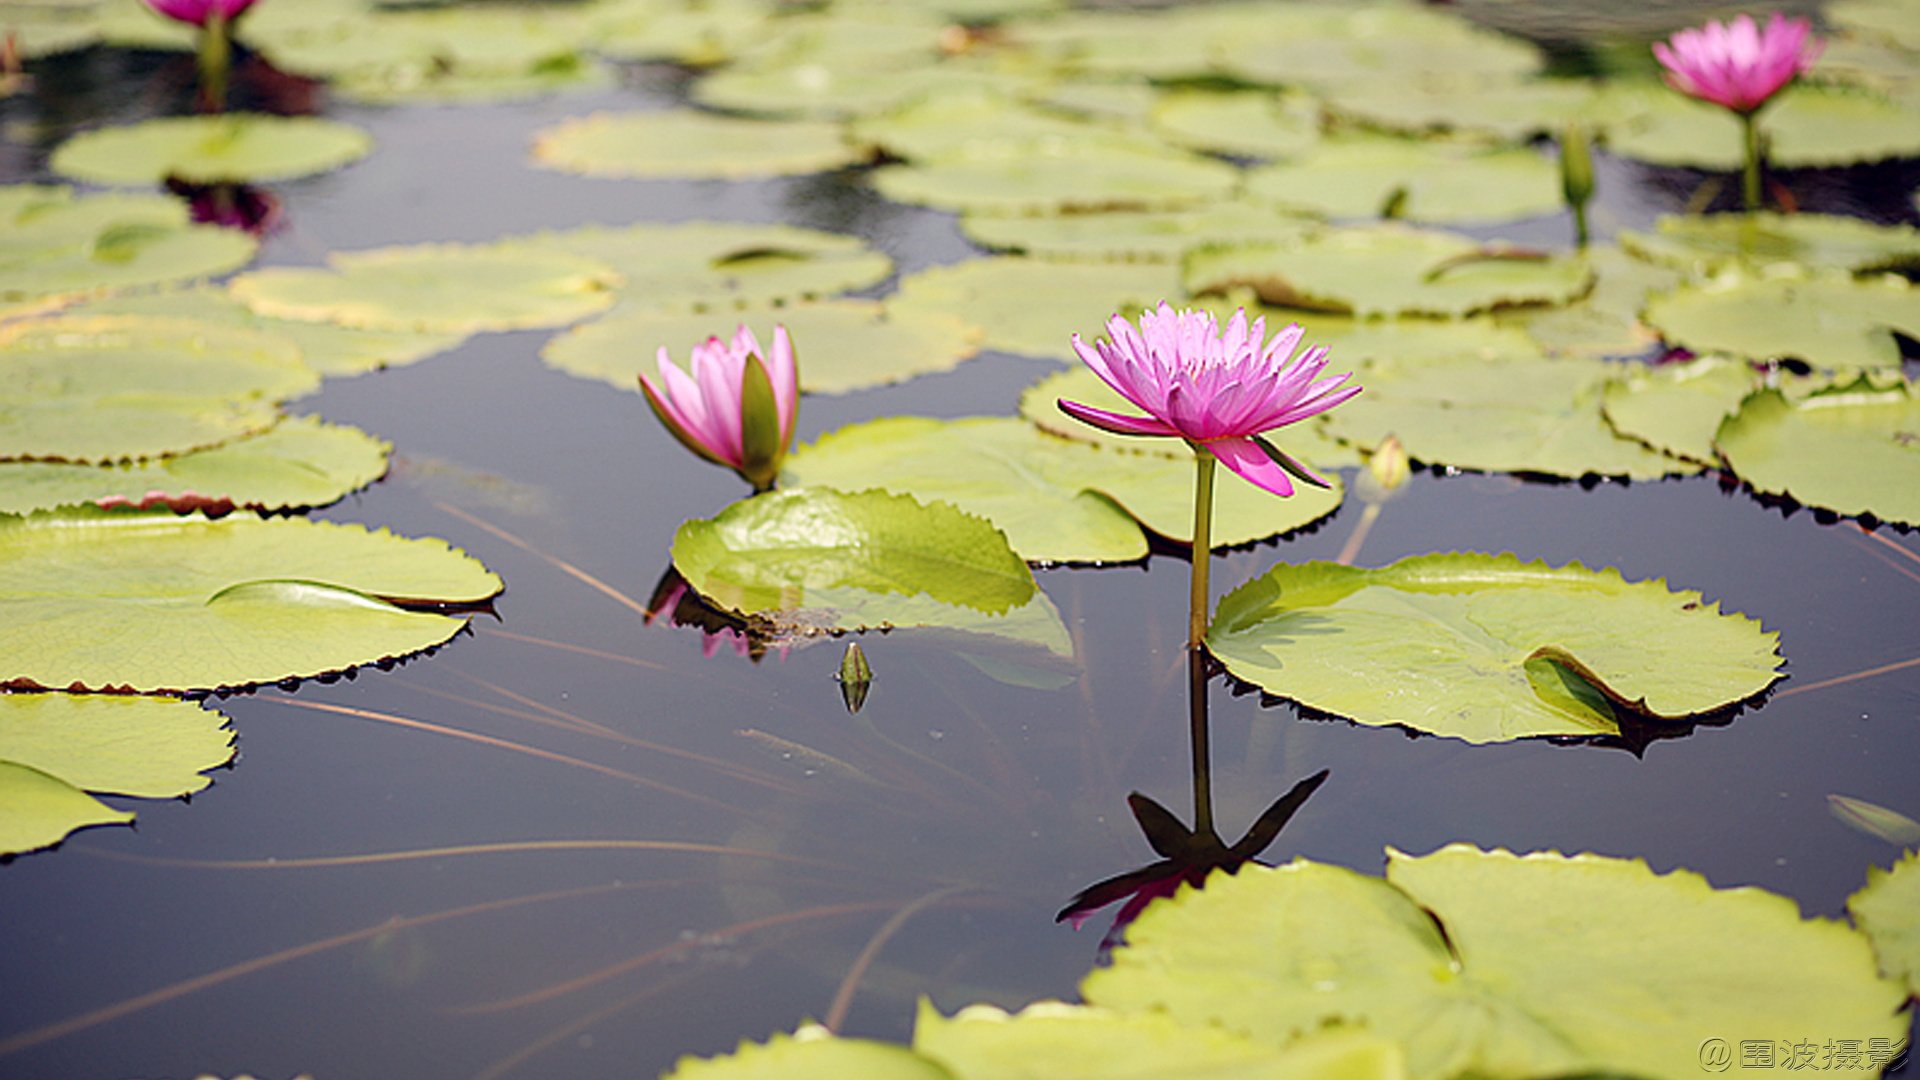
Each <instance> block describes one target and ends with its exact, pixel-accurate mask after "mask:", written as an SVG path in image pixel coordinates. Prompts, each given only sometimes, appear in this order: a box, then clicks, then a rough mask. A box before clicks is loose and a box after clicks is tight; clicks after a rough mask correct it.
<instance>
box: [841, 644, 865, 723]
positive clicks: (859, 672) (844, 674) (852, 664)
mask: <svg viewBox="0 0 1920 1080" xmlns="http://www.w3.org/2000/svg"><path fill="white" fill-rule="evenodd" d="M834 678H836V679H838V680H839V681H840V699H841V700H842V701H844V702H846V703H847V712H849V713H857V712H859V711H860V706H862V705H865V704H866V703H867V690H868V688H870V687H871V686H872V685H873V668H871V667H869V666H867V654H866V653H865V652H862V651H861V649H860V643H859V642H857V641H849V642H847V652H846V655H844V656H842V657H841V658H840V671H839V673H838V674H837V675H835V676H834Z"/></svg>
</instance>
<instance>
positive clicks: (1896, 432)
mask: <svg viewBox="0 0 1920 1080" xmlns="http://www.w3.org/2000/svg"><path fill="white" fill-rule="evenodd" d="M1715 443H1716V444H1717V445H1718V447H1719V449H1720V453H1721V454H1722V455H1724V456H1725V457H1726V459H1727V463H1728V465H1729V466H1731V467H1732V469H1733V471H1734V473H1735V475H1737V476H1739V477H1740V479H1742V480H1744V481H1746V482H1747V483H1748V484H1751V485H1752V486H1753V489H1754V490H1755V491H1759V492H1763V493H1766V494H1770V495H1786V496H1789V497H1791V498H1793V499H1796V500H1798V501H1800V502H1802V503H1805V504H1806V505H1808V506H1815V507H1820V508H1822V509H1826V510H1832V511H1835V512H1837V513H1841V514H1847V515H1862V514H1871V515H1873V516H1874V517H1876V518H1879V519H1880V520H1882V521H1897V522H1900V523H1902V524H1907V525H1920V399H1916V398H1915V396H1914V393H1913V386H1912V384H1911V383H1908V382H1906V381H1905V380H1898V379H1896V380H1892V381H1890V382H1886V383H1876V382H1872V381H1869V380H1867V379H1865V378H1862V379H1860V380H1858V381H1855V382H1853V383H1850V384H1847V385H1844V386H1836V387H1833V388H1832V389H1830V390H1826V391H1822V392H1818V393H1814V394H1812V395H1810V396H1808V397H1806V398H1805V399H1804V400H1800V401H1789V400H1788V399H1787V396H1786V395H1785V394H1782V393H1781V392H1780V391H1778V390H1763V391H1760V392H1759V393H1757V394H1755V395H1753V396H1752V397H1750V398H1748V399H1747V401H1746V403H1745V404H1744V405H1742V406H1741V407H1740V411H1739V412H1738V413H1737V414H1735V415H1733V416H1731V417H1729V418H1727V419H1726V421H1725V422H1723V423H1722V424H1721V425H1720V431H1719V434H1718V436H1717V437H1716V439H1715Z"/></svg>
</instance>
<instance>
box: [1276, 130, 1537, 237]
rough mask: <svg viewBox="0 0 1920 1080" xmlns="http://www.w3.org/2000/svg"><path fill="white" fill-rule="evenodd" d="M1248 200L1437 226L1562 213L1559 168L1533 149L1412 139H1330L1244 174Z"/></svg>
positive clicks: (1337, 215)
mask: <svg viewBox="0 0 1920 1080" xmlns="http://www.w3.org/2000/svg"><path fill="white" fill-rule="evenodd" d="M1247 195H1248V197H1249V198H1253V199H1262V200H1268V201H1272V202H1275V203H1278V204H1280V205H1281V206H1283V207H1286V208H1288V209H1292V210H1299V211H1310V212H1313V213H1317V214H1324V215H1326V216H1327V217H1334V218H1377V217H1396V218H1406V219H1408V220H1411V221H1431V222H1436V223H1439V224H1462V223H1467V222H1491V221H1512V220H1516V219H1519V218H1528V217H1539V216H1541V215H1545V214H1552V213H1557V212H1559V210H1560V209H1561V207H1562V205H1563V204H1562V196H1561V193H1560V170H1559V168H1558V167H1556V166H1555V165H1554V164H1553V163H1552V162H1550V161H1548V160H1547V159H1546V158H1544V157H1541V156H1540V155H1539V154H1536V153H1534V152H1533V151H1531V150H1525V149H1503V148H1498V147H1485V146H1474V145H1471V144H1467V143H1448V142H1421V141H1415V140H1411V139H1389V138H1355V137H1347V138H1343V139H1340V140H1337V141H1336V140H1329V141H1327V142H1324V143H1321V144H1320V145H1319V146H1316V147H1314V148H1313V149H1312V150H1309V151H1307V152H1305V153H1303V154H1301V155H1300V156H1298V157H1296V158H1294V159H1292V160H1290V161H1287V162H1284V163H1282V164H1279V165H1272V166H1268V167H1267V168H1264V169H1259V170H1256V171H1254V172H1253V173H1251V174H1249V175H1248V177H1247Z"/></svg>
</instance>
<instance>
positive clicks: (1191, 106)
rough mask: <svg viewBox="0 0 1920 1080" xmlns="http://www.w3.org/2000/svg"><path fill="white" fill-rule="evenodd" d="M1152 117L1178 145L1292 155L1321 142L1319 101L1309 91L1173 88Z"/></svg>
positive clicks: (1157, 128) (1237, 152)
mask: <svg viewBox="0 0 1920 1080" xmlns="http://www.w3.org/2000/svg"><path fill="white" fill-rule="evenodd" d="M1150 121H1151V123H1152V125H1153V128H1154V130H1155V131H1157V132H1159V133H1160V136H1161V137H1162V138H1164V139H1166V140H1167V141H1168V142H1170V143H1173V144H1175V145H1177V146H1184V147H1187V148H1188V149H1190V150H1203V151H1206V152H1208V153H1214V154H1232V155H1235V156H1238V157H1249V158H1290V157H1293V156H1295V155H1297V154H1302V153H1305V152H1306V151H1308V150H1310V149H1312V148H1313V146H1314V145H1315V144H1316V143H1318V142H1319V141H1320V103H1319V102H1318V101H1315V100H1314V99H1313V98H1310V97H1308V96H1307V95H1305V94H1296V93H1278V92H1273V91H1265V90H1236V91H1231V92H1216V91H1175V92H1173V93H1171V94H1168V95H1167V96H1166V97H1165V98H1163V99H1161V100H1160V101H1159V102H1158V103H1157V104H1155V105H1154V107H1153V111H1152V113H1151V114H1150Z"/></svg>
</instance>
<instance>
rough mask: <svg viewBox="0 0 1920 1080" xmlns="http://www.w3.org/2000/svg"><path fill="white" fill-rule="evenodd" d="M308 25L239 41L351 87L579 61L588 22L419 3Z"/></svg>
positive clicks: (507, 73) (252, 31) (246, 29)
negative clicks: (373, 80)
mask: <svg viewBox="0 0 1920 1080" xmlns="http://www.w3.org/2000/svg"><path fill="white" fill-rule="evenodd" d="M357 8H358V10H353V8H352V7H349V8H347V9H346V11H345V12H344V14H349V15H350V16H351V17H343V18H331V19H330V18H327V17H326V14H325V13H324V12H322V13H320V14H318V15H316V16H315V17H314V18H313V19H311V20H310V21H309V22H308V24H307V25H305V26H295V25H284V24H283V25H282V26H277V27H276V26H273V25H271V24H268V25H264V26H259V27H256V26H255V25H253V17H252V16H253V12H251V11H249V12H248V17H247V19H245V20H243V21H242V22H241V24H240V33H241V35H242V36H243V37H244V38H245V39H246V40H247V41H248V42H249V43H251V44H253V45H254V46H255V47H256V48H259V49H260V50H261V51H262V52H264V53H266V54H267V56H268V57H269V58H271V59H272V61H273V64H274V66H275V67H277V68H279V69H280V70H282V71H289V72H293V73H294V74H298V75H304V76H307V77H310V78H323V79H343V80H344V81H348V82H352V81H354V80H356V79H366V78H368V77H369V76H373V77H379V76H387V77H389V78H391V79H393V80H394V81H395V83H396V84H397V83H400V82H403V81H405V80H407V79H408V78H409V77H411V78H412V79H414V80H416V81H417V80H428V79H432V78H434V77H436V76H452V77H454V78H472V77H476V76H478V77H487V76H502V77H511V76H515V75H522V74H526V73H530V72H533V71H536V70H538V69H541V68H543V67H551V66H553V65H555V64H557V63H560V62H564V61H566V60H567V59H569V58H573V57H575V55H576V51H575V50H576V46H577V45H578V44H580V43H582V41H583V36H584V34H585V33H586V29H587V27H586V24H585V23H584V22H583V21H581V20H580V19H579V18H577V17H576V16H575V13H574V12H571V11H566V10H552V11H538V10H533V9H531V8H528V7H525V6H518V5H505V4H496V5H484V4H483V5H472V4H461V5H457V6H455V5H440V6H439V8H438V10H436V9H435V6H434V5H421V6H416V7H414V8H412V9H411V10H396V9H395V7H393V6H384V5H366V4H362V5H357Z"/></svg>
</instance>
